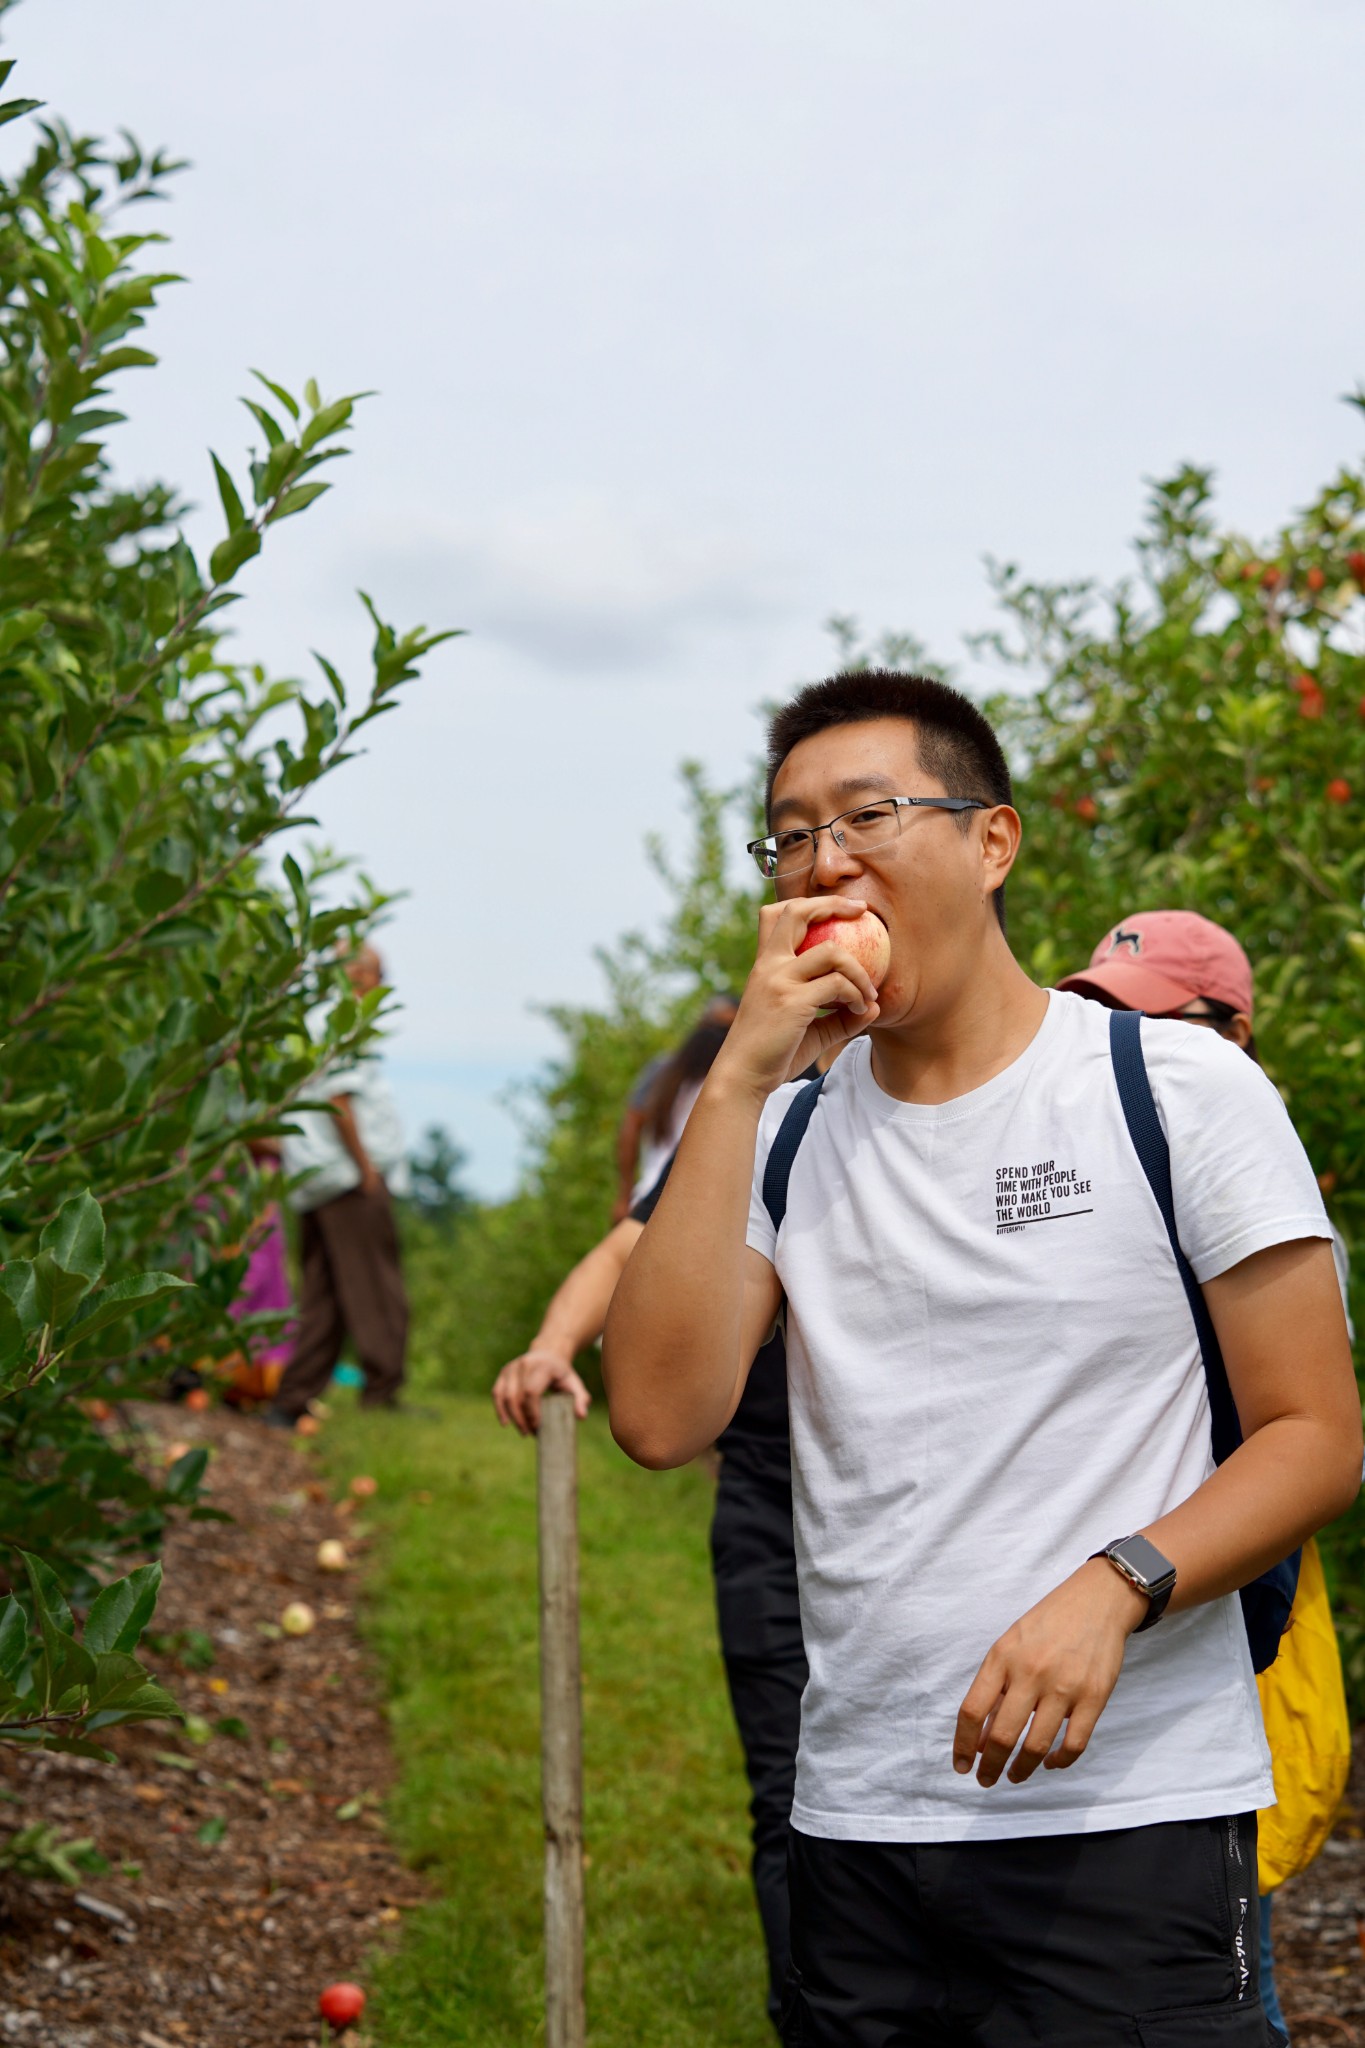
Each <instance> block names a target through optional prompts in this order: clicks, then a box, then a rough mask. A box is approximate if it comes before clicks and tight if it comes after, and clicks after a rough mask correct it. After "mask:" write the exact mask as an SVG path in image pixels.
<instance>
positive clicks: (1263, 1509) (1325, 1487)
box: [1115, 1416, 1360, 1613]
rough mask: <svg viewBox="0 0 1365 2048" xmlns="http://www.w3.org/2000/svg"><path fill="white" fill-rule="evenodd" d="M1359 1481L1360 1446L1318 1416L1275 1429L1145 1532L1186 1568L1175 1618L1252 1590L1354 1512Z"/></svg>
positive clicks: (1289, 1420) (1252, 1440)
mask: <svg viewBox="0 0 1365 2048" xmlns="http://www.w3.org/2000/svg"><path fill="white" fill-rule="evenodd" d="M1359 1484H1360V1452H1359V1449H1358V1448H1356V1447H1355V1446H1352V1445H1351V1444H1350V1443H1349V1441H1348V1442H1347V1443H1345V1444H1343V1442H1342V1440H1341V1436H1340V1434H1339V1432H1335V1431H1329V1430H1328V1429H1327V1428H1326V1427H1325V1426H1324V1425H1323V1424H1322V1423H1321V1422H1319V1421H1317V1420H1316V1419H1314V1418H1312V1417H1298V1416H1294V1417H1290V1416H1285V1417H1281V1418H1280V1419H1278V1420H1276V1421H1274V1422H1269V1423H1267V1424H1266V1425H1265V1427H1264V1428H1263V1429H1259V1430H1257V1432H1256V1434H1255V1435H1254V1436H1252V1437H1249V1438H1248V1439H1247V1441H1246V1442H1245V1443H1244V1444H1243V1445H1242V1446H1241V1448H1240V1449H1239V1450H1237V1451H1234V1453H1233V1455H1232V1456H1231V1457H1230V1458H1229V1459H1228V1460H1227V1462H1226V1464H1223V1465H1220V1466H1219V1467H1218V1470H1217V1471H1216V1472H1214V1473H1212V1474H1211V1475H1210V1476H1209V1478H1208V1479H1206V1480H1205V1482H1204V1484H1203V1485H1202V1486H1201V1487H1200V1488H1199V1490H1198V1492H1197V1493H1194V1494H1191V1496H1190V1498H1189V1499H1188V1500H1187V1501H1182V1502H1181V1504H1180V1506H1179V1507H1178V1508H1173V1509H1172V1510H1171V1512H1170V1514H1168V1515H1163V1516H1162V1517H1161V1519H1160V1521H1157V1522H1153V1523H1151V1524H1149V1526H1148V1527H1147V1528H1146V1529H1145V1530H1144V1531H1143V1532H1142V1533H1143V1534H1144V1535H1146V1536H1148V1537H1150V1539H1151V1541H1152V1542H1153V1543H1155V1545H1156V1547H1157V1549H1158V1550H1160V1551H1162V1552H1163V1553H1164V1554H1165V1555H1166V1556H1167V1557H1169V1558H1170V1560H1171V1562H1172V1564H1173V1565H1174V1566H1175V1568H1176V1572H1177V1574H1178V1576H1177V1579H1176V1587H1175V1592H1174V1593H1173V1594H1172V1596H1171V1611H1172V1613H1177V1612H1179V1611H1180V1610H1181V1609H1182V1608H1186V1607H1198V1606H1200V1605H1202V1603H1203V1602H1204V1601H1206V1600H1217V1599H1218V1598H1219V1597H1220V1596H1221V1595H1222V1594H1224V1593H1234V1592H1236V1591H1237V1589H1238V1587H1240V1586H1246V1585H1249V1584H1250V1583H1251V1581H1252V1580H1253V1579H1255V1578H1258V1577H1259V1576H1260V1574H1261V1573H1262V1572H1263V1571H1268V1570H1269V1569H1270V1567H1271V1566H1272V1565H1275V1564H1278V1563H1279V1562H1280V1560H1281V1559H1282V1558H1285V1557H1288V1556H1289V1554H1290V1552H1291V1551H1294V1550H1297V1549H1298V1547H1299V1545H1300V1544H1301V1543H1304V1542H1306V1541H1307V1539H1308V1538H1309V1537H1310V1536H1313V1535H1316V1533H1317V1531H1318V1530H1319V1529H1321V1528H1322V1527H1323V1526H1324V1524H1325V1523H1327V1522H1331V1521H1335V1520H1336V1518H1337V1516H1338V1515H1341V1514H1344V1513H1345V1512H1346V1510H1347V1508H1348V1507H1349V1506H1350V1505H1351V1502H1352V1501H1353V1500H1354V1498H1355V1495H1356V1492H1357V1490H1358V1488H1359ZM1126 1533H1127V1532H1126V1531H1120V1530H1116V1531H1115V1534H1116V1535H1121V1534H1126Z"/></svg>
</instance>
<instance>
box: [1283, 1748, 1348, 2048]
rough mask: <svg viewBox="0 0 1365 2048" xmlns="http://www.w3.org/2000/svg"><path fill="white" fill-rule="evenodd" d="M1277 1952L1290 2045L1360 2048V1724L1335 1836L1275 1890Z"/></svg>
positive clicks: (1297, 2046)
mask: <svg viewBox="0 0 1365 2048" xmlns="http://www.w3.org/2000/svg"><path fill="white" fill-rule="evenodd" d="M1275 1956H1276V1970H1277V1973H1278V1978H1279V1986H1280V2003H1281V2005H1282V2006H1283V2007H1284V2016H1285V2019H1286V2020H1287V2021H1288V2023H1289V2032H1290V2039H1291V2041H1292V2042H1293V2048H1329V2044H1335V2048H1342V2044H1346V2048H1352V2044H1362V2048H1365V1729H1357V1731H1356V1753H1355V1768H1354V1770H1353V1771H1352V1774H1351V1784H1350V1788H1349V1790H1348V1792H1347V1796H1346V1804H1345V1806H1344V1808H1343V1810H1342V1812H1341V1814H1340V1816H1339V1818H1338V1820H1337V1825H1336V1830H1335V1832H1334V1834H1333V1836H1332V1839H1331V1840H1330V1841H1329V1842H1328V1843H1327V1845H1326V1847H1325V1848H1324V1850H1323V1852H1322V1854H1321V1856H1319V1857H1318V1859H1317V1861H1316V1863H1314V1864H1312V1865H1311V1866H1310V1867H1309V1869H1307V1870H1306V1871H1305V1872H1304V1874H1303V1876H1302V1877H1295V1878H1291V1879H1290V1881H1289V1883H1288V1884H1286V1885H1282V1886H1281V1888H1280V1890H1279V1892H1278V1893H1277V1894H1276V1897H1275Z"/></svg>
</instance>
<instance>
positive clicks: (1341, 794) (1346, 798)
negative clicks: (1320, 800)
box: [1327, 775, 1351, 804]
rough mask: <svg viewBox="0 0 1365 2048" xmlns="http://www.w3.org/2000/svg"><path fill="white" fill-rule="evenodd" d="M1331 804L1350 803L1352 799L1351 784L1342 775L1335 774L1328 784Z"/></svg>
mask: <svg viewBox="0 0 1365 2048" xmlns="http://www.w3.org/2000/svg"><path fill="white" fill-rule="evenodd" d="M1327 801H1328V803H1329V804H1348V803H1349V802H1350V801H1351V785H1350V783H1349V782H1347V781H1345V780H1344V778H1343V777H1342V776H1340V775H1334V776H1333V777H1332V780H1331V781H1330V782H1329V783H1328V785H1327Z"/></svg>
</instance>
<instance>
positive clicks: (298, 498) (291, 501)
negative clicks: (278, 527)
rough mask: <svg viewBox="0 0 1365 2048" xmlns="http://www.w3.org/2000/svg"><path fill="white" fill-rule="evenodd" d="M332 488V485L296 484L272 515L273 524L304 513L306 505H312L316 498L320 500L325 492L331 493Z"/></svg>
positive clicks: (286, 493)
mask: <svg viewBox="0 0 1365 2048" xmlns="http://www.w3.org/2000/svg"><path fill="white" fill-rule="evenodd" d="M331 488H332V486H331V485H330V484H323V483H315V484H295V486H294V488H293V490H292V491H286V492H285V494H284V496H283V497H282V498H281V499H280V502H279V504H278V505H277V506H276V507H275V510H274V511H273V512H272V513H271V515H270V516H271V522H272V524H273V522H274V521H275V520H277V519H288V518H289V517H290V515H291V514H292V513H295V512H302V510H303V508H304V506H305V505H311V504H312V502H313V500H314V499H315V498H320V497H321V496H322V494H323V492H324V491H330V490H331Z"/></svg>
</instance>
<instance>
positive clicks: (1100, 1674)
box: [953, 1557, 1148, 1785]
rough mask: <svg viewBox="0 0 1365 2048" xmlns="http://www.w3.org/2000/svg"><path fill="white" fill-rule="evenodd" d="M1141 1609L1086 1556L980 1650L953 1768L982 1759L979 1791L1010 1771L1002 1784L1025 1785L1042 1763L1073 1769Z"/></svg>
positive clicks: (1110, 1571) (1107, 1569)
mask: <svg viewBox="0 0 1365 2048" xmlns="http://www.w3.org/2000/svg"><path fill="white" fill-rule="evenodd" d="M1147 1610H1148V1601H1147V1596H1146V1594H1145V1593H1141V1592H1139V1590H1138V1589H1137V1587H1136V1586H1133V1585H1131V1584H1130V1583H1129V1582H1128V1580H1127V1579H1125V1578H1124V1577H1123V1574H1122V1573H1121V1572H1118V1571H1116V1570H1115V1569H1114V1567H1113V1565H1112V1564H1110V1563H1109V1561H1108V1559H1107V1558H1103V1557H1097V1558H1091V1559H1090V1561H1089V1562H1088V1563H1086V1564H1083V1565H1082V1566H1081V1568H1080V1570H1079V1571H1075V1572H1073V1573H1072V1574H1071V1577H1070V1578H1069V1579H1064V1580H1063V1582H1062V1584H1061V1585H1060V1586H1058V1587H1057V1588H1056V1590H1055V1591H1054V1592H1051V1593H1049V1594H1048V1595H1047V1597H1046V1598H1045V1599H1043V1600H1040V1601H1039V1602H1038V1605H1037V1606H1036V1607H1031V1608H1030V1609H1029V1611H1028V1613H1027V1614H1026V1615H1024V1616H1023V1618H1022V1619H1021V1620H1019V1621H1016V1622H1015V1624H1014V1627H1013V1628H1011V1629H1007V1630H1006V1632H1005V1634H1004V1635H1003V1636H1001V1638H1000V1640H999V1642H997V1643H995V1644H994V1645H993V1646H992V1647H991V1649H990V1650H989V1651H988V1652H987V1654H986V1657H985V1660H984V1662H983V1663H982V1666H981V1669H980V1670H979V1671H978V1672H977V1674H976V1677H975V1678H974V1679H973V1680H972V1684H971V1688H970V1690H969V1691H968V1693H967V1697H966V1699H964V1700H963V1702H962V1706H961V1709H960V1711H959V1713H958V1717H957V1730H956V1733H955V1734H954V1736H953V1769H954V1770H955V1771H958V1772H961V1773H966V1772H968V1771H970V1770H971V1768H972V1765H973V1764H974V1763H976V1760H977V1758H978V1757H980V1759H981V1762H980V1765H979V1767H978V1769H977V1773H976V1776H977V1783H978V1784H980V1785H994V1784H995V1782H996V1780H997V1779H998V1778H999V1776H1000V1773H1001V1772H1002V1771H1003V1770H1004V1769H1005V1766H1006V1764H1009V1772H1008V1776H1009V1782H1010V1783H1011V1784H1012V1785H1022V1784H1023V1783H1024V1781H1025V1779H1027V1778H1031V1777H1032V1776H1033V1773H1034V1772H1035V1771H1036V1770H1037V1768H1038V1766H1039V1764H1043V1765H1044V1766H1045V1768H1046V1769H1048V1770H1050V1771H1063V1770H1065V1769H1066V1768H1067V1767H1068V1765H1070V1764H1074V1763H1075V1761H1076V1759H1077V1757H1079V1756H1081V1755H1082V1754H1083V1753H1084V1751H1085V1746H1086V1744H1087V1743H1088V1742H1089V1740H1090V1737H1091V1735H1092V1734H1093V1733H1094V1730H1095V1723H1096V1722H1097V1721H1098V1720H1099V1718H1100V1715H1101V1714H1102V1713H1103V1711H1104V1709H1105V1706H1106V1705H1107V1704H1108V1700H1109V1695H1110V1693H1111V1692H1112V1691H1113V1690H1114V1687H1115V1685H1116V1684H1117V1682H1118V1675H1119V1672H1120V1671H1121V1670H1122V1668H1123V1652H1124V1649H1125V1646H1126V1644H1127V1641H1128V1638H1129V1636H1130V1635H1131V1634H1132V1632H1133V1630H1134V1629H1135V1628H1136V1627H1137V1626H1138V1624H1139V1622H1141V1621H1142V1620H1143V1619H1144V1618H1145V1616H1146V1614H1147ZM1064 1722H1065V1724H1066V1733H1065V1735H1063V1736H1062V1739H1061V1741H1060V1742H1057V1737H1058V1735H1059V1734H1060V1733H1061V1729H1062V1724H1063V1723H1064ZM1021 1738H1022V1740H1021ZM1054 1743H1056V1744H1057V1746H1056V1748H1055V1749H1054V1747H1053V1744H1054ZM1016 1751H1017V1754H1016ZM1011 1757H1013V1758H1014V1761H1013V1763H1010V1758H1011Z"/></svg>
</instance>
